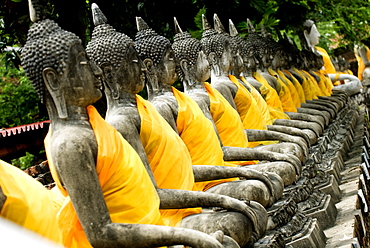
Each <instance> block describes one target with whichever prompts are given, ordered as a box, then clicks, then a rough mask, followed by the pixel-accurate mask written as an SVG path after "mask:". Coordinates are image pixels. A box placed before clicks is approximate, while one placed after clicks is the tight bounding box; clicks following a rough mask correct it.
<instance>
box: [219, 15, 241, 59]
mask: <svg viewBox="0 0 370 248" xmlns="http://www.w3.org/2000/svg"><path fill="white" fill-rule="evenodd" d="M213 22H214V28H215V30H216V31H217V32H218V33H220V34H222V35H224V36H225V37H226V38H227V39H228V40H229V42H230V46H231V50H232V52H233V54H236V53H237V52H238V50H239V47H238V44H237V43H236V42H235V39H233V38H232V37H231V35H230V34H229V33H227V32H226V30H225V27H224V25H222V22H221V20H220V18H219V17H218V15H217V14H216V13H215V14H214V15H213Z"/></svg>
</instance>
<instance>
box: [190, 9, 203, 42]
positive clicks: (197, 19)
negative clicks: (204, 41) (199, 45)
mask: <svg viewBox="0 0 370 248" xmlns="http://www.w3.org/2000/svg"><path fill="white" fill-rule="evenodd" d="M206 13H207V10H206V9H204V8H203V9H200V10H199V11H198V13H197V14H196V16H195V17H194V23H195V25H196V27H197V30H189V33H190V34H191V36H192V37H193V38H196V39H200V38H202V33H203V23H202V15H206Z"/></svg>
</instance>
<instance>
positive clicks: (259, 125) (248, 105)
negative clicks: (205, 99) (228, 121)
mask: <svg viewBox="0 0 370 248" xmlns="http://www.w3.org/2000/svg"><path fill="white" fill-rule="evenodd" d="M229 78H230V80H231V81H232V82H233V83H234V84H235V85H236V87H238V91H237V92H236V95H235V97H234V102H235V106H236V110H237V112H238V114H239V116H240V119H241V120H242V122H243V127H244V129H257V130H266V129H267V127H266V126H267V123H266V121H265V119H264V118H263V116H262V111H261V109H260V107H259V106H258V104H257V102H256V100H255V99H254V98H253V96H252V94H251V93H250V92H249V91H248V90H247V89H246V88H245V87H244V86H243V85H242V84H241V83H240V82H239V81H238V79H237V78H236V77H235V76H233V75H229ZM254 143H256V142H254Z"/></svg>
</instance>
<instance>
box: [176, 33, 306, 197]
mask: <svg viewBox="0 0 370 248" xmlns="http://www.w3.org/2000/svg"><path fill="white" fill-rule="evenodd" d="M177 29H178V30H181V28H179V27H178V28H177ZM172 47H173V49H174V51H175V55H176V58H177V59H178V61H179V63H180V66H179V67H178V74H179V75H180V80H181V81H182V82H183V85H184V89H185V93H186V95H188V96H190V97H191V98H192V99H194V101H195V102H196V103H197V104H198V106H200V108H201V109H202V111H203V112H204V115H205V116H207V117H208V118H209V116H211V118H210V119H209V120H211V121H212V123H213V124H214V126H215V127H216V129H215V131H216V132H217V134H218V135H219V137H220V144H221V147H222V150H223V158H224V160H225V161H226V162H233V163H234V164H237V165H246V164H249V163H248V162H247V161H245V160H247V159H254V160H256V159H260V160H266V159H267V160H268V161H281V160H280V158H278V156H280V155H281V154H279V155H278V154H276V153H271V152H269V151H262V150H261V151H260V150H258V149H255V148H253V149H251V148H247V144H246V143H247V142H248V140H246V137H247V136H246V135H245V131H244V128H243V125H242V123H241V120H240V118H239V117H238V113H237V112H236V110H235V109H234V108H232V107H231V105H230V104H228V102H227V101H226V99H225V98H224V97H223V96H222V95H221V94H220V93H219V92H218V91H217V90H215V89H213V88H212V87H211V86H210V85H209V84H208V83H205V80H207V78H208V77H209V75H210V72H209V65H208V60H206V61H204V60H205V59H206V58H205V56H204V52H203V50H202V49H201V44H200V42H199V41H197V40H196V39H193V38H191V37H189V34H188V33H187V32H182V31H181V32H179V33H178V34H176V36H175V42H174V44H173V46H172ZM187 101H188V102H191V101H189V100H187ZM188 104H190V103H188ZM205 136H207V135H205ZM213 149H215V148H213ZM264 154H265V155H264ZM267 154H271V156H272V155H273V157H270V158H267V156H266V155H267ZM230 155H231V156H230ZM269 156H270V155H269ZM285 161H287V160H285ZM267 164H269V165H271V166H273V165H277V164H279V162H272V163H267ZM267 164H266V168H267V167H268V166H267ZM280 166H281V167H280V168H281V169H282V168H286V169H287V171H285V172H286V173H285V174H284V173H283V171H284V170H282V171H280V172H279V173H277V174H279V175H280V176H282V175H283V181H284V183H285V184H291V183H292V178H294V176H293V175H294V174H295V173H294V171H292V170H291V169H293V168H292V167H291V165H288V164H285V163H284V164H281V165H280ZM243 168H244V167H243ZM246 168H249V166H246ZM260 168H262V167H260ZM271 168H272V167H271ZM271 168H270V169H271ZM288 168H290V169H288ZM297 169H298V170H299V168H297ZM266 171H267V170H266ZM271 171H272V169H271ZM288 171H290V172H288ZM292 172H293V174H291V173H292ZM210 190H212V188H211V189H210Z"/></svg>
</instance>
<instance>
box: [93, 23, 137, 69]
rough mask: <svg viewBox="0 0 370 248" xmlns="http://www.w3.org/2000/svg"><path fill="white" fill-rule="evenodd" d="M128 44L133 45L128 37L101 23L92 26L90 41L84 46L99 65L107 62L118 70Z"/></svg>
mask: <svg viewBox="0 0 370 248" xmlns="http://www.w3.org/2000/svg"><path fill="white" fill-rule="evenodd" d="M130 45H134V41H133V40H132V39H131V38H130V37H128V36H127V35H125V34H123V33H120V32H117V31H116V29H114V28H113V27H112V26H111V25H109V24H101V25H99V26H96V27H95V28H94V31H93V33H92V38H91V41H90V42H89V43H88V44H87V46H86V52H87V55H88V56H89V57H90V58H91V59H92V60H94V61H95V62H96V63H97V64H98V65H99V66H101V65H102V64H103V63H105V62H109V63H110V64H112V65H113V68H114V69H115V70H118V68H119V67H120V66H121V64H120V63H121V62H122V60H124V59H125V57H126V52H127V49H128V47H129V46H130Z"/></svg>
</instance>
